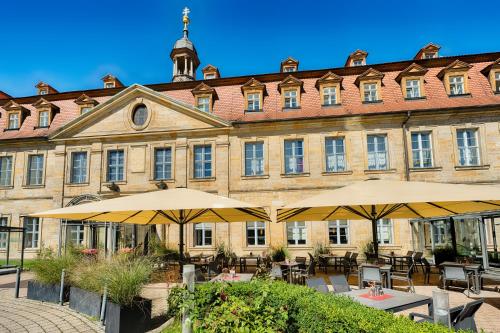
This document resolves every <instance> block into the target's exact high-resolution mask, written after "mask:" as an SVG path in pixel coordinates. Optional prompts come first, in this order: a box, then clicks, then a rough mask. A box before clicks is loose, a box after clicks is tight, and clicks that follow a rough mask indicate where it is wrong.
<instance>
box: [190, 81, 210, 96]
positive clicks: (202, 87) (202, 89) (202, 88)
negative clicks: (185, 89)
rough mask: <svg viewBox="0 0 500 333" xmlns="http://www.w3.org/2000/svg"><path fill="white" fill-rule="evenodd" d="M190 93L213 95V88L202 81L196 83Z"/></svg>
mask: <svg viewBox="0 0 500 333" xmlns="http://www.w3.org/2000/svg"><path fill="white" fill-rule="evenodd" d="M191 93H192V94H193V95H200V94H210V95H213V94H215V89H214V88H212V87H210V86H209V85H208V84H206V83H203V82H202V83H200V84H199V85H197V86H196V87H194V89H193V90H191Z"/></svg>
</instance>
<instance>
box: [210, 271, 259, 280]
mask: <svg viewBox="0 0 500 333" xmlns="http://www.w3.org/2000/svg"><path fill="white" fill-rule="evenodd" d="M252 277H253V274H251V273H236V274H234V276H232V275H231V274H229V273H221V274H219V275H217V276H216V277H214V278H212V279H211V280H210V282H249V281H250V280H252Z"/></svg>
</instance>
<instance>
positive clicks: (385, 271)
mask: <svg viewBox="0 0 500 333" xmlns="http://www.w3.org/2000/svg"><path fill="white" fill-rule="evenodd" d="M363 266H371V267H373V266H378V268H380V272H381V273H382V275H383V276H385V279H386V281H385V285H386V286H387V288H389V289H390V288H392V281H391V268H392V266H391V265H377V264H361V265H359V269H358V287H359V288H360V289H361V288H363V282H362V276H361V273H362V271H363V269H362V267H363Z"/></svg>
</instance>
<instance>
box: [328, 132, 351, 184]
mask: <svg viewBox="0 0 500 333" xmlns="http://www.w3.org/2000/svg"><path fill="white" fill-rule="evenodd" d="M329 138H344V154H345V157H344V158H345V166H346V167H345V170H344V171H327V170H326V140H327V139H329ZM320 142H321V143H320V145H321V174H322V175H324V176H327V175H350V174H352V173H353V171H352V170H351V169H350V166H351V154H350V153H349V152H350V150H351V140H350V137H349V136H348V132H344V131H332V132H328V133H321V134H320Z"/></svg>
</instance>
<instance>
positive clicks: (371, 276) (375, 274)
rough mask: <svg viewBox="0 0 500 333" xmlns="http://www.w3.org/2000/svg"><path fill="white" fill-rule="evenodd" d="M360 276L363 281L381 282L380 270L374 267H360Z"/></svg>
mask: <svg viewBox="0 0 500 333" xmlns="http://www.w3.org/2000/svg"><path fill="white" fill-rule="evenodd" d="M361 276H362V277H363V281H375V282H382V275H381V274H380V268H379V267H376V266H362V267H361Z"/></svg>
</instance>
